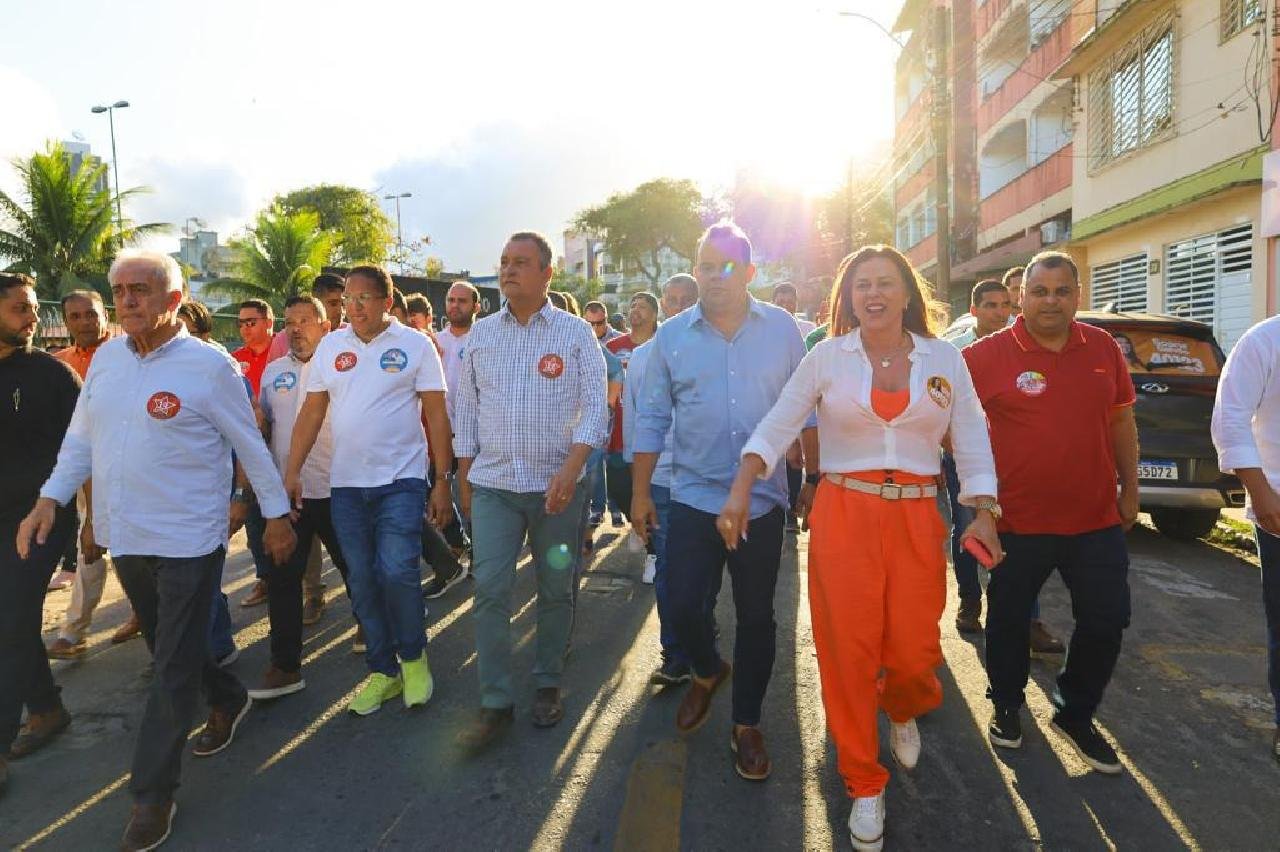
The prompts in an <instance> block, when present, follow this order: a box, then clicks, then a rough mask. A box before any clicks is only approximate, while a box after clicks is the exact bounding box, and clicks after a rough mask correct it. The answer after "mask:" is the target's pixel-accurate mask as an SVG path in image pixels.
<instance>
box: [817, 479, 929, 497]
mask: <svg viewBox="0 0 1280 852" xmlns="http://www.w3.org/2000/svg"><path fill="white" fill-rule="evenodd" d="M826 476H827V479H828V480H830V481H831V482H832V483H834V484H836V485H839V486H840V487H841V488H848V489H849V490H850V491H861V492H862V493H863V494H874V495H876V496H877V497H880V498H882V499H884V500H921V499H923V498H925V497H936V496H938V486H936V485H899V484H898V483H896V482H883V483H878V482H863V481H862V480H861V479H854V478H853V477H852V476H841V475H840V474H838V473H828V474H827V475H826Z"/></svg>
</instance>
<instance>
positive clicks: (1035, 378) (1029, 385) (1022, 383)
mask: <svg viewBox="0 0 1280 852" xmlns="http://www.w3.org/2000/svg"><path fill="white" fill-rule="evenodd" d="M1048 386H1049V385H1048V383H1047V382H1045V379H1044V374H1043V373H1037V372H1036V371H1035V370H1027V371H1026V372H1025V373H1023V374H1022V375H1020V376H1018V390H1020V391H1022V392H1023V393H1025V394H1026V395H1027V396H1039V395H1040V394H1042V393H1044V389H1045V388H1047V387H1048Z"/></svg>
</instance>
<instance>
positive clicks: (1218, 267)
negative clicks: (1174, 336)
mask: <svg viewBox="0 0 1280 852" xmlns="http://www.w3.org/2000/svg"><path fill="white" fill-rule="evenodd" d="M1245 270H1249V271H1250V272H1252V270H1253V223H1252V222H1246V223H1244V224H1242V225H1233V226H1232V227H1230V228H1224V229H1223V230H1221V231H1216V232H1213V233H1208V234H1201V235H1200V236H1198V237H1191V238H1190V239H1186V240H1180V241H1178V242H1176V243H1170V244H1169V245H1168V246H1166V247H1165V251H1164V311H1165V313H1167V314H1172V315H1174V316H1178V317H1183V318H1185V319H1192V320H1198V321H1200V322H1203V323H1205V324H1206V325H1208V326H1209V327H1211V328H1214V329H1215V330H1216V329H1217V320H1218V296H1219V293H1218V282H1219V281H1220V280H1221V279H1222V277H1223V276H1224V275H1230V274H1232V273H1235V272H1243V271H1245Z"/></svg>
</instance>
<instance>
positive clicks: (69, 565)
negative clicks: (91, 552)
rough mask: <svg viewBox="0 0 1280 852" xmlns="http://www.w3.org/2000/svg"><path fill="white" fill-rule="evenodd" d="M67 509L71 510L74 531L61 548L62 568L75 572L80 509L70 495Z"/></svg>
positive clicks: (78, 541)
mask: <svg viewBox="0 0 1280 852" xmlns="http://www.w3.org/2000/svg"><path fill="white" fill-rule="evenodd" d="M67 511H69V512H71V517H72V518H74V519H75V520H74V521H72V523H73V525H74V526H75V532H73V533H72V534H71V535H70V536H68V537H67V545H66V547H65V548H64V549H63V555H62V570H63V571H69V572H71V573H72V574H74V573H76V555H77V554H78V553H79V552H80V551H79V545H80V509H79V507H78V506H77V505H76V498H75V497H72V498H71V500H70V501H69V502H68V503H67Z"/></svg>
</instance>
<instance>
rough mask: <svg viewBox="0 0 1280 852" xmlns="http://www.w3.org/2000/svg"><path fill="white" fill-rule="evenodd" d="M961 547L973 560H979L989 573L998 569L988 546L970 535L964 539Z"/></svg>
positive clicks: (961, 541)
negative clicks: (995, 568) (993, 569)
mask: <svg viewBox="0 0 1280 852" xmlns="http://www.w3.org/2000/svg"><path fill="white" fill-rule="evenodd" d="M960 546H961V547H963V548H964V549H965V550H967V551H969V553H970V554H971V555H972V556H973V558H974V559H976V560H978V563H979V564H980V565H981V566H982V567H983V568H986V569H987V570H988V571H990V570H991V569H992V568H994V567H996V560H995V557H993V556H992V555H991V551H990V550H987V546H986V545H985V544H983V543H982V542H980V541H978V540H977V539H976V538H974V537H973V536H971V535H969V536H965V537H964V538H962V539H961V540H960Z"/></svg>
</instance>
